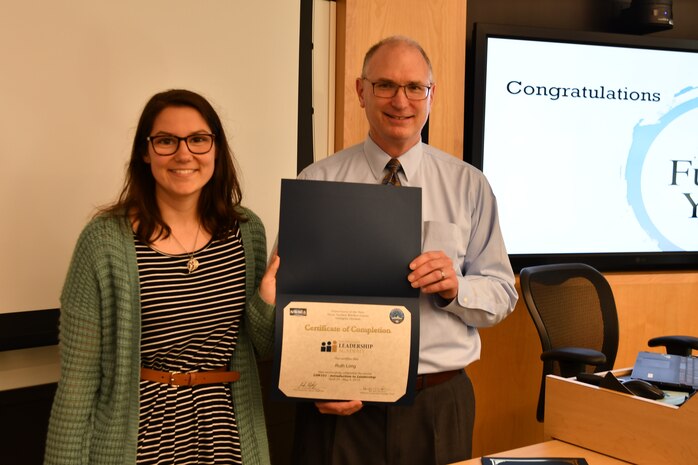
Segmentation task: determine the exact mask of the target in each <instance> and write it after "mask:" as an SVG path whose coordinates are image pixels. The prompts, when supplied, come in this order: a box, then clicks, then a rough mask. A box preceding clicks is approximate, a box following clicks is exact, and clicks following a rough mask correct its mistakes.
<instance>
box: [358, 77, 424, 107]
mask: <svg viewBox="0 0 698 465" xmlns="http://www.w3.org/2000/svg"><path fill="white" fill-rule="evenodd" d="M361 79H363V80H365V81H368V83H369V84H371V91H372V92H373V96H374V97H376V98H395V96H396V95H397V93H398V92H399V91H400V89H402V92H404V94H405V98H406V99H407V100H412V101H414V102H421V101H422V100H426V99H428V98H429V94H431V88H432V87H434V83H431V84H429V85H428V86H425V85H422V84H417V85H419V86H421V87H424V88H426V89H427V93H426V95H425V96H424V98H410V96H409V95H407V87H408V86H413V85H415V83H413V82H411V83H409V84H405V85H404V86H401V85H399V84H398V83H397V82H392V81H375V82H374V81H371V80H370V79H369V78H367V77H365V76H362V77H361ZM381 82H389V83H392V84H395V85H396V86H397V87H396V88H395V93H394V94H393V95H391V96H390V97H384V96H381V95H376V84H379V83H381Z"/></svg>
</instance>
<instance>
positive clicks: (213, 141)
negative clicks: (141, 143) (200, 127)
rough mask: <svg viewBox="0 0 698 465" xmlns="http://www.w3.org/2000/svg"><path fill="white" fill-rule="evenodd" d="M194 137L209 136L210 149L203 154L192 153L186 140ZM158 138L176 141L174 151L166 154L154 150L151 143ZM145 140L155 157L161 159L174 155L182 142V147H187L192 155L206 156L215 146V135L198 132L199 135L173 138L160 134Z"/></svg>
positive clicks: (172, 135)
mask: <svg viewBox="0 0 698 465" xmlns="http://www.w3.org/2000/svg"><path fill="white" fill-rule="evenodd" d="M196 136H211V147H209V149H208V150H206V151H205V152H195V151H193V150H192V149H191V147H190V146H189V140H188V139H189V138H190V137H196ZM158 137H171V138H173V139H177V147H175V149H174V151H173V152H172V153H168V154H162V153H158V151H157V149H156V148H155V142H153V139H155V138H158ZM145 140H147V141H148V142H150V146H151V147H152V148H153V152H155V154H156V155H159V156H161V157H171V156H172V155H174V154H175V153H177V150H179V146H180V144H181V143H182V141H184V145H186V146H187V150H189V151H190V152H191V153H193V154H194V155H206V154H207V153H209V152H210V151H211V150H212V149H213V146H214V145H215V142H216V135H215V134H211V133H206V132H200V133H197V134H190V135H188V136H184V137H179V136H175V135H174V134H160V135H157V136H148V137H146V138H145Z"/></svg>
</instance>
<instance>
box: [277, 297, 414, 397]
mask: <svg viewBox="0 0 698 465" xmlns="http://www.w3.org/2000/svg"><path fill="white" fill-rule="evenodd" d="M283 313H284V331H283V336H282V345H283V351H282V353H281V364H280V373H279V389H280V390H281V392H283V393H284V394H285V395H286V396H288V397H297V398H308V399H327V400H363V401H376V402H395V401H397V400H398V399H400V398H401V397H402V396H404V395H405V393H406V390H407V380H408V372H409V357H407V356H406V354H409V353H410V343H411V322H412V321H411V314H410V312H409V311H408V310H407V309H406V308H405V307H402V306H391V305H371V304H346V303H337V302H290V303H289V304H288V305H287V306H286V307H285V308H284V309H283Z"/></svg>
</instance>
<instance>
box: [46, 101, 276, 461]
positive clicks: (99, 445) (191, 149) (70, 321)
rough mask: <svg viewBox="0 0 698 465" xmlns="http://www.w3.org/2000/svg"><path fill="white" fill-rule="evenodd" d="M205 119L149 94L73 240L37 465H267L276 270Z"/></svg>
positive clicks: (222, 143)
mask: <svg viewBox="0 0 698 465" xmlns="http://www.w3.org/2000/svg"><path fill="white" fill-rule="evenodd" d="M241 197H242V194H241V191H240V186H239V184H238V180H237V175H236V172H235V168H234V163H233V159H232V154H231V151H230V148H229V146H228V142H227V140H226V137H225V133H224V131H223V127H222V125H221V121H220V118H219V117H218V115H217V114H216V112H215V110H214V109H213V108H212V107H211V105H210V104H209V103H208V102H207V101H206V100H205V99H204V98H203V97H201V96H200V95H198V94H196V93H193V92H190V91H186V90H170V91H166V92H162V93H160V94H157V95H155V96H153V97H152V98H151V99H150V101H149V102H148V103H147V104H146V106H145V108H144V110H143V113H142V115H141V117H140V120H139V122H138V127H137V130H136V135H135V138H134V142H133V149H132V153H131V161H130V164H129V167H128V172H127V177H126V182H125V185H124V188H123V190H122V192H121V195H120V197H119V200H118V201H117V202H116V203H115V204H114V205H111V206H109V207H107V208H105V209H103V210H102V211H101V212H100V214H98V215H97V216H96V217H95V218H94V219H93V220H92V221H91V222H90V223H89V224H88V225H87V226H86V227H85V229H84V230H83V232H82V234H81V235H80V238H79V240H78V242H77V245H76V248H75V252H74V254H73V259H72V262H71V265H70V269H69V272H68V277H67V279H66V282H65V285H64V288H63V292H62V295H61V322H60V330H61V332H60V334H61V377H60V381H59V383H58V390H57V392H56V397H55V400H54V404H53V409H52V413H51V420H50V424H49V432H48V437H47V443H46V459H45V463H46V464H59V463H60V464H71V465H75V464H89V465H100V464H134V463H138V464H164V463H167V464H178V463H199V464H204V463H214V462H215V463H216V464H220V463H225V464H228V463H230V464H240V463H242V464H244V465H250V464H268V463H269V453H268V445H267V438H266V430H265V425H264V414H263V411H262V402H261V391H260V386H259V378H258V374H257V371H256V360H255V352H257V353H259V354H266V353H268V352H269V351H270V350H271V348H272V345H273V321H274V306H273V304H274V302H275V298H276V294H275V286H276V270H277V269H278V266H279V259H278V257H276V256H275V257H274V258H273V260H272V261H271V263H270V265H269V268H268V269H267V270H266V272H265V264H266V240H265V232H264V226H263V225H262V223H261V221H260V220H259V218H258V217H257V216H256V215H255V214H254V213H253V212H251V211H250V210H248V209H246V208H244V207H242V206H241V205H240V202H241Z"/></svg>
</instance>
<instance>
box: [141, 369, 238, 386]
mask: <svg viewBox="0 0 698 465" xmlns="http://www.w3.org/2000/svg"><path fill="white" fill-rule="evenodd" d="M226 370H227V367H221V368H217V369H215V370H208V371H192V372H189V373H175V372H168V371H158V370H153V369H151V368H143V367H141V379H142V380H146V381H155V382H156V383H162V384H169V385H170V386H196V385H197V384H216V383H231V382H233V381H237V380H239V379H240V372H239V371H226Z"/></svg>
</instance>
